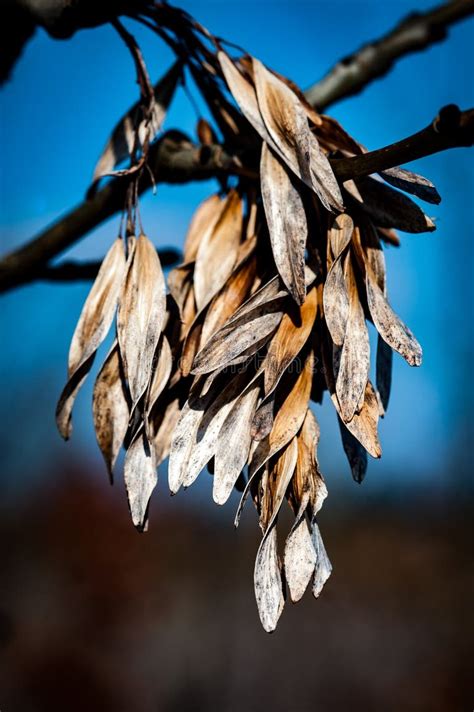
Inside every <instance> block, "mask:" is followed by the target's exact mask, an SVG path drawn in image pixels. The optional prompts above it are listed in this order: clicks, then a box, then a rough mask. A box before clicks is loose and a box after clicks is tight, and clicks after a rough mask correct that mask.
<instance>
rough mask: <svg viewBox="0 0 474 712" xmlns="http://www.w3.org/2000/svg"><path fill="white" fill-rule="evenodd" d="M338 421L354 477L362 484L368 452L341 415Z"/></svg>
mask: <svg viewBox="0 0 474 712" xmlns="http://www.w3.org/2000/svg"><path fill="white" fill-rule="evenodd" d="M338 423H339V429H340V431H341V440H342V446H343V448H344V452H345V453H346V457H347V459H348V461H349V465H350V468H351V473H352V478H353V479H354V481H355V482H358V483H359V484H361V482H362V481H363V479H364V477H365V473H366V472H367V452H366V450H365V448H364V447H363V446H362V445H361V443H360V442H359V441H358V440H357V438H355V437H354V435H352V433H351V432H350V431H349V430H348V429H347V427H346V426H345V425H344V423H343V421H342V420H341V418H340V417H339V416H338Z"/></svg>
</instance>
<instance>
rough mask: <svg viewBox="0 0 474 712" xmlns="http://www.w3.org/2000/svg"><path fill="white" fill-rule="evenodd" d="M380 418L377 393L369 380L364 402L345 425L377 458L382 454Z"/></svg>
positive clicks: (370, 453)
mask: <svg viewBox="0 0 474 712" xmlns="http://www.w3.org/2000/svg"><path fill="white" fill-rule="evenodd" d="M333 400H334V399H333ZM378 420H379V406H378V401H377V395H376V393H375V390H374V387H373V386H372V384H371V382H370V381H368V383H367V386H366V388H365V394H364V402H363V404H362V407H361V409H360V411H359V412H358V413H355V415H354V416H353V418H352V420H349V421H348V422H347V423H345V425H346V427H347V429H348V430H349V431H350V432H351V433H352V435H353V436H354V437H355V438H356V439H357V440H358V441H359V442H360V443H361V444H362V445H363V446H364V448H365V449H366V450H367V452H368V453H369V455H372V457H375V458H379V457H380V456H381V454H382V450H381V447H380V443H379V438H378V434H377V425H378Z"/></svg>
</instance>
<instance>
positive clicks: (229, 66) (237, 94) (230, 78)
mask: <svg viewBox="0 0 474 712" xmlns="http://www.w3.org/2000/svg"><path fill="white" fill-rule="evenodd" d="M217 58H218V60H219V63H220V65H221V69H222V73H223V75H224V78H225V80H226V82H227V86H228V87H229V90H230V92H231V94H232V96H233V97H234V99H235V101H236V102H237V104H238V106H239V108H240V110H241V111H242V113H243V115H244V116H245V118H246V119H247V121H248V122H249V123H250V124H251V125H252V126H253V128H254V129H255V131H256V132H257V133H258V134H259V136H260V137H261V138H262V139H263V140H264V141H266V142H267V143H273V141H272V139H271V137H270V135H269V133H268V131H267V129H266V127H265V124H264V123H263V119H262V116H261V114H260V109H259V107H258V103H257V97H256V94H255V89H254V87H253V86H252V85H251V84H250V82H249V81H247V79H245V77H244V76H243V75H242V74H241V73H240V72H239V70H238V69H237V67H236V66H235V64H234V62H233V61H232V60H231V58H230V57H229V56H228V55H227V54H226V53H225V52H223V51H222V50H221V51H220V52H218V53H217Z"/></svg>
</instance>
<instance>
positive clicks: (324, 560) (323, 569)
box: [312, 522, 332, 598]
mask: <svg viewBox="0 0 474 712" xmlns="http://www.w3.org/2000/svg"><path fill="white" fill-rule="evenodd" d="M312 539H313V546H314V550H315V552H316V565H315V569H314V580H313V596H314V597H315V598H318V597H319V595H320V593H321V591H322V590H323V587H324V584H325V583H326V581H327V580H328V578H329V577H330V575H331V571H332V566H331V562H330V561H329V558H328V555H327V553H326V549H325V547H324V543H323V540H322V537H321V532H320V531H319V527H318V525H317V524H316V522H313V524H312Z"/></svg>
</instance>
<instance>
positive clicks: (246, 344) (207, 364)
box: [192, 301, 283, 374]
mask: <svg viewBox="0 0 474 712" xmlns="http://www.w3.org/2000/svg"><path fill="white" fill-rule="evenodd" d="M282 316H283V311H282V310H281V303H279V302H278V301H273V302H271V303H267V304H264V305H262V306H258V307H256V308H255V309H254V310H253V311H251V312H249V313H248V314H246V315H245V316H243V317H242V318H241V319H240V320H239V321H237V322H236V323H234V322H232V323H229V324H226V325H225V326H223V327H222V328H221V329H219V331H218V332H217V333H216V334H214V336H213V337H211V339H210V340H209V341H208V342H207V344H205V346H204V348H203V349H202V350H201V351H199V353H198V354H197V356H196V358H195V359H194V364H193V369H192V373H194V374H202V373H210V372H211V371H215V370H216V369H218V368H223V367H224V366H227V365H229V364H231V363H234V362H235V360H236V359H238V358H239V357H240V356H242V355H244V356H245V357H247V356H251V355H252V354H253V353H255V351H257V350H258V349H259V348H261V346H262V344H263V343H264V342H265V341H266V340H267V339H269V338H270V337H271V335H272V334H273V333H274V331H275V330H276V329H277V327H278V324H279V323H280V321H281V319H282Z"/></svg>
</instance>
